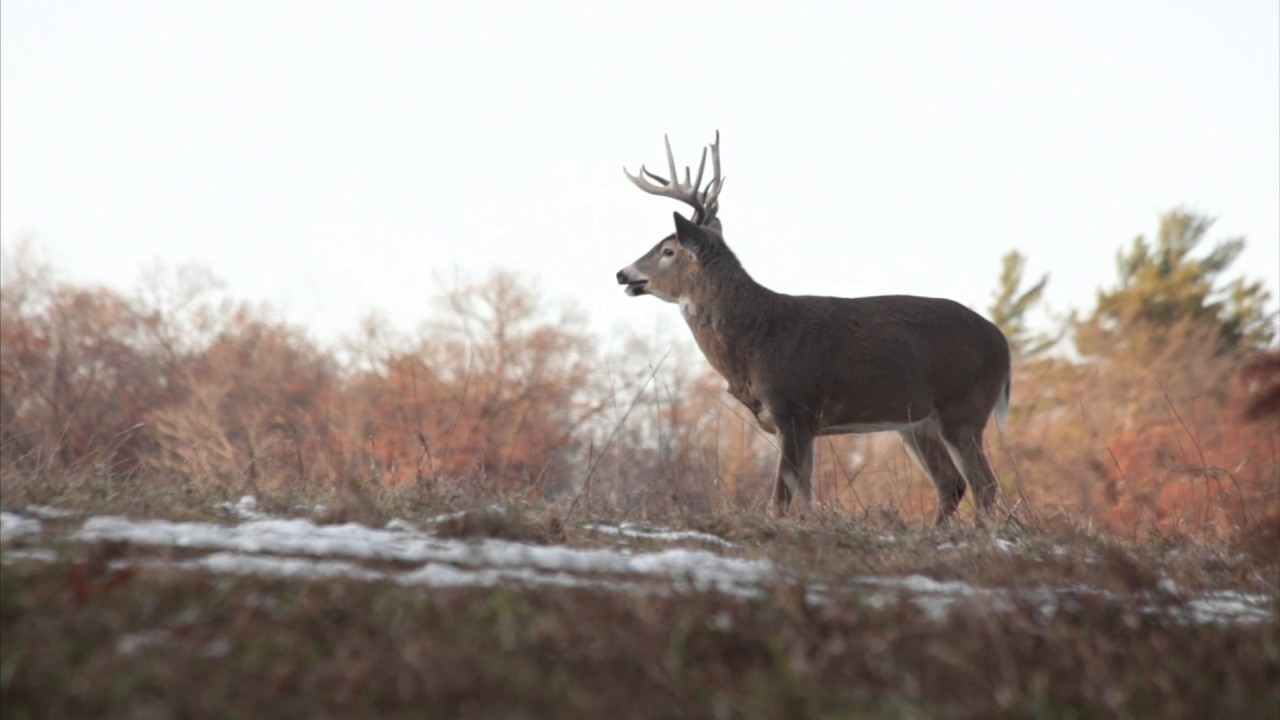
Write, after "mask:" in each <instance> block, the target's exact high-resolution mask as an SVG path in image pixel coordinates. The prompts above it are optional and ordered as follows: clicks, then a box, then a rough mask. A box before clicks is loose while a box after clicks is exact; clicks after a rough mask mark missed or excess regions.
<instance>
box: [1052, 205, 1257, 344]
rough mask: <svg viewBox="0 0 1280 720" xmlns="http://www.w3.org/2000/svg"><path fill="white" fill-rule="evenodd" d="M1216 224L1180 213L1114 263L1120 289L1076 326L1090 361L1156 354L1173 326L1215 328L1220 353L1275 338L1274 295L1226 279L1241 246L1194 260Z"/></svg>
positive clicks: (1238, 241)
mask: <svg viewBox="0 0 1280 720" xmlns="http://www.w3.org/2000/svg"><path fill="white" fill-rule="evenodd" d="M1213 223H1214V219H1213V218H1209V217H1205V216H1203V215H1197V214H1195V213H1192V212H1189V211H1187V210H1185V209H1183V208H1176V209H1174V210H1171V211H1169V212H1167V213H1165V214H1164V216H1163V217H1162V218H1161V219H1160V230H1159V234H1158V235H1157V236H1156V238H1155V242H1154V243H1152V242H1149V241H1148V240H1147V239H1146V238H1145V237H1143V236H1141V235H1139V236H1138V237H1136V238H1134V240H1133V243H1132V244H1131V245H1130V247H1129V249H1128V250H1125V251H1121V252H1119V253H1118V254H1117V256H1116V266H1117V270H1118V281H1117V284H1116V286H1115V287H1113V288H1110V289H1106V290H1100V291H1099V292H1098V304H1097V307H1096V308H1095V309H1094V311H1093V313H1092V315H1090V316H1089V317H1088V318H1086V319H1085V320H1084V321H1082V322H1080V323H1078V324H1077V326H1076V344H1077V347H1078V348H1079V350H1080V351H1081V352H1082V353H1084V354H1086V355H1102V354H1114V353H1116V352H1120V351H1124V350H1126V349H1135V348H1136V347H1137V346H1138V345H1146V344H1147V343H1153V344H1154V345H1153V347H1154V348H1158V347H1159V346H1160V345H1161V342H1162V336H1163V334H1164V333H1165V332H1166V331H1168V330H1170V329H1172V328H1174V327H1175V326H1182V325H1187V326H1197V325H1198V326H1201V327H1210V328H1212V329H1213V330H1214V331H1215V332H1214V335H1215V336H1216V337H1217V340H1218V343H1219V347H1218V348H1216V350H1218V351H1231V350H1243V349H1257V348H1262V347H1266V346H1267V345H1268V344H1269V343H1270V342H1271V341H1272V339H1274V337H1275V327H1274V321H1275V317H1274V315H1273V314H1271V313H1269V312H1268V311H1267V308H1266V304H1267V300H1268V299H1269V297H1270V296H1269V293H1268V292H1267V291H1266V290H1265V289H1264V288H1263V287H1262V284H1261V283H1260V282H1256V281H1255V282H1247V281H1246V280H1245V279H1244V278H1238V279H1234V280H1227V281H1225V282H1224V280H1223V277H1222V276H1223V275H1224V274H1225V273H1226V271H1227V269H1228V268H1229V266H1230V265H1231V264H1232V263H1233V262H1234V261H1235V260H1236V258H1237V257H1239V255H1240V252H1241V250H1243V249H1244V238H1230V239H1227V240H1221V241H1218V242H1217V243H1216V244H1215V245H1214V246H1213V247H1212V249H1210V250H1209V252H1208V253H1207V254H1204V255H1202V256H1200V257H1197V256H1196V251H1197V250H1198V249H1199V248H1200V246H1201V245H1202V244H1203V243H1204V240H1205V238H1206V236H1207V235H1208V232H1209V229H1210V227H1212V225H1213Z"/></svg>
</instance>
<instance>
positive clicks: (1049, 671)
mask: <svg viewBox="0 0 1280 720" xmlns="http://www.w3.org/2000/svg"><path fill="white" fill-rule="evenodd" d="M3 504H4V514H3V516H0V518H2V525H0V527H2V528H3V530H2V532H0V535H2V536H3V583H2V585H0V622H2V627H0V630H2V631H3V632H2V634H0V637H2V638H3V642H2V643H0V683H2V686H3V687H2V692H3V707H4V713H5V717H6V718H10V719H12V718H37V717H39V718H56V717H138V718H163V717H191V716H228V717H232V716H269V717H313V718H318V717H375V716H377V717H424V716H426V717H568V718H574V717H592V718H594V717H602V716H612V717H691V718H694V717H696V718H708V717H710V718H721V717H723V718H766V717H919V718H946V717H956V718H960V717H994V716H1003V717H1175V718H1176V717H1185V718H1208V717H1235V718H1247V717H1258V718H1275V717H1277V714H1278V713H1280V636H1278V632H1277V614H1278V613H1277V610H1278V602H1280V601H1278V600H1277V598H1280V577H1278V576H1277V571H1278V569H1280V559H1278V557H1277V553H1276V552H1275V547H1274V544H1273V543H1274V541H1275V539H1276V538H1275V536H1274V535H1271V536H1267V533H1265V532H1262V533H1255V534H1254V535H1253V536H1251V537H1249V538H1247V539H1245V540H1237V541H1232V542H1226V541H1223V542H1220V543H1212V542H1208V541H1204V540H1190V539H1181V540H1178V539H1170V538H1158V537H1153V538H1150V539H1143V540H1126V541H1119V540H1116V539H1114V538H1113V537H1111V536H1106V535H1103V534H1100V533H1095V532H1093V531H1091V530H1090V529H1089V528H1088V527H1085V526H1082V525H1080V524H1078V523H1073V522H1071V521H1069V520H1068V519H1066V518H1056V519H1045V518H1043V517H1036V518H1035V520H1034V521H1032V520H1031V519H1029V518H1028V517H1020V516H1019V514H1011V515H1004V516H1001V517H999V518H997V519H996V520H995V521H993V522H991V523H989V524H988V526H987V527H986V528H979V527H977V525H976V524H975V523H974V522H973V521H972V520H971V519H962V520H960V521H959V522H957V523H954V524H953V525H952V526H950V527H947V528H942V529H933V528H926V527H923V526H918V525H915V524H913V523H906V522H903V521H901V520H900V519H898V518H893V517H887V516H880V517H876V516H870V515H867V516H859V517H849V516H848V515H847V514H844V513H838V512H834V511H831V510H828V509H825V508H822V507H816V508H813V509H812V510H810V511H809V512H807V513H806V514H805V515H804V517H789V518H785V519H775V518H771V517H768V516H766V515H764V514H759V513H734V514H719V515H716V514H712V515H703V516H693V515H687V514H676V513H672V514H670V515H668V516H665V517H647V518H636V517H624V516H620V515H617V514H609V513H607V512H601V511H599V510H597V509H595V508H592V509H590V510H588V509H587V508H586V507H585V506H574V505H572V503H571V502H569V501H568V500H566V501H564V502H558V503H552V502H547V501H539V502H536V503H533V502H521V501H519V500H516V499H512V498H506V499H499V500H498V501H496V502H495V501H494V499H493V498H486V499H485V502H484V503H483V504H476V505H474V506H467V505H466V504H464V503H460V502H458V501H457V500H456V498H455V499H454V500H446V499H442V498H440V497H438V496H433V495H431V494H430V493H425V492H421V491H412V490H401V491H394V492H393V491H385V492H382V493H379V494H362V493H355V492H347V493H336V494H332V493H331V494H328V495H326V496H323V497H303V496H289V497H257V498H255V497H252V496H243V497H212V496H208V495H203V494H200V493H196V492H189V493H185V494H184V493H180V492H174V491H172V490H170V491H159V490H157V489H155V488H147V487H143V486H110V485H108V486H95V485H93V484H92V483H86V484H84V485H80V486H75V487H70V486H68V487H63V488H42V487H40V486H29V485H26V484H18V483H7V487H6V493H5V495H4V503H3Z"/></svg>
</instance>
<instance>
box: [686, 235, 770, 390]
mask: <svg viewBox="0 0 1280 720" xmlns="http://www.w3.org/2000/svg"><path fill="white" fill-rule="evenodd" d="M774 295H776V293H774V292H773V291H771V290H769V289H768V288H766V287H764V286H763V285H761V284H760V283H758V282H756V281H755V280H754V279H752V277H751V276H750V275H748V274H747V271H746V270H744V269H743V267H742V265H741V264H739V263H738V261H737V258H735V257H733V256H732V255H728V256H725V257H721V258H717V259H715V260H714V261H712V262H711V263H708V264H707V265H706V266H705V267H704V269H703V275H702V277H700V278H699V282H698V283H697V285H696V287H695V288H694V289H693V291H691V292H690V293H688V294H687V295H686V296H684V297H681V298H680V300H679V305H680V312H681V314H682V315H684V319H685V322H686V323H688V325H689V329H690V330H691V331H693V338H694V340H695V341H696V342H697V343H698V347H699V348H701V350H702V353H703V355H705V356H706V358H707V360H708V362H710V363H711V365H712V367H714V368H715V369H716V370H717V371H719V373H720V374H721V375H723V376H724V377H725V379H726V380H728V381H729V385H730V387H731V388H733V387H735V386H738V387H741V386H745V385H746V384H748V379H747V377H746V373H747V369H746V368H747V360H748V358H747V353H748V352H749V351H750V348H752V347H754V345H755V342H756V338H755V336H757V335H759V334H761V333H763V332H767V328H768V327H769V326H770V325H771V324H772V323H771V322H770V321H769V309H770V308H771V307H772V305H771V302H770V300H771V298H772V297H773V296H774Z"/></svg>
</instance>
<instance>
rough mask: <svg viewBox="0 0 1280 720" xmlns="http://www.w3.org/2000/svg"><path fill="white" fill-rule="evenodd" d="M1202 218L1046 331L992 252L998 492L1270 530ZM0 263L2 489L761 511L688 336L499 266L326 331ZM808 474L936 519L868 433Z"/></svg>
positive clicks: (1224, 262) (251, 311)
mask: <svg viewBox="0 0 1280 720" xmlns="http://www.w3.org/2000/svg"><path fill="white" fill-rule="evenodd" d="M1212 225H1213V221H1212V219H1211V218H1207V217H1205V216H1202V215H1197V214H1195V213H1192V212H1189V211H1187V210H1184V209H1181V208H1179V209H1174V210H1171V211H1170V212H1168V213H1166V214H1165V215H1164V216H1163V217H1162V218H1161V219H1160V222H1159V227H1158V230H1157V233H1156V235H1155V236H1154V237H1152V238H1147V237H1144V236H1139V237H1138V238H1136V239H1135V240H1134V241H1133V242H1132V243H1131V244H1130V245H1129V246H1127V247H1125V248H1122V249H1121V250H1120V251H1119V252H1118V254H1117V257H1116V269H1117V275H1116V278H1115V280H1114V282H1113V283H1112V284H1111V285H1110V286H1108V287H1106V288H1104V289H1102V290H1100V291H1099V292H1098V294H1097V297H1096V301H1095V303H1094V306H1093V307H1091V308H1089V309H1087V310H1077V311H1075V312H1072V313H1070V314H1068V315H1067V316H1064V317H1058V318H1054V319H1053V320H1052V321H1051V322H1050V323H1048V324H1047V326H1044V327H1036V326H1034V325H1033V324H1032V322H1031V321H1030V319H1029V318H1030V316H1031V315H1032V314H1033V313H1034V312H1036V311H1037V310H1038V309H1039V308H1040V306H1041V304H1042V299H1043V296H1044V292H1045V289H1046V287H1047V286H1048V283H1049V282H1050V277H1049V276H1048V275H1044V276H1041V277H1039V278H1037V279H1035V280H1034V282H1029V281H1028V279H1027V278H1026V277H1025V270H1026V264H1027V258H1026V257H1025V256H1024V255H1022V254H1021V253H1019V252H1017V251H1013V252H1010V253H1009V254H1008V255H1006V256H1005V257H1004V259H1003V262H1002V265H1001V267H1000V268H999V273H998V276H997V279H996V287H995V291H994V293H993V298H992V303H991V305H990V307H989V308H986V310H987V311H988V315H989V316H990V317H991V318H992V319H993V320H994V321H995V322H996V323H997V324H998V325H999V326H1000V327H1001V329H1002V330H1004V332H1005V334H1006V336H1007V337H1008V338H1009V340H1010V343H1011V345H1012V347H1013V350H1014V353H1015V358H1016V359H1015V363H1014V368H1015V369H1014V372H1015V375H1014V380H1013V387H1014V392H1013V398H1012V400H1013V404H1012V408H1011V418H1010V419H1011V430H1012V431H1011V432H1010V433H1009V434H1008V435H1007V436H1004V437H1000V438H998V439H996V440H993V442H995V443H997V444H998V448H997V449H996V450H995V452H993V453H992V454H993V455H994V456H995V457H996V458H998V465H1000V467H998V471H999V474H1000V476H1001V479H1002V483H1003V484H1004V485H1005V486H1006V487H1005V491H1004V497H1005V498H1006V502H1008V503H1010V504H1022V505H1024V506H1025V507H1026V508H1029V509H1030V511H1034V512H1039V513H1044V512H1064V513H1069V514H1075V515H1081V516H1086V517H1088V518H1090V519H1092V520H1096V521H1097V522H1098V523H1099V524H1101V525H1103V526H1106V527H1112V528H1114V529H1116V530H1117V531H1123V532H1148V531H1152V532H1196V533H1202V532H1211V533H1232V532H1236V531H1238V530H1239V529H1241V528H1246V527H1249V526H1252V525H1255V524H1257V523H1259V522H1263V521H1267V520H1268V519H1271V518H1274V519H1276V521H1280V427H1277V425H1276V423H1275V422H1273V421H1272V420H1270V419H1269V418H1263V419H1262V420H1255V421H1250V420H1248V419H1246V418H1245V417H1244V407H1245V406H1246V405H1247V404H1248V403H1249V402H1250V401H1256V400H1258V398H1259V393H1260V392H1265V391H1266V388H1267V387H1269V383H1270V384H1276V379H1275V378H1273V377H1271V376H1272V375H1274V373H1275V370H1266V369H1263V370H1255V371H1254V372H1253V373H1252V374H1249V373H1246V372H1244V369H1245V368H1247V367H1257V368H1265V367H1267V366H1266V365H1265V361H1264V363H1263V364H1259V358H1266V357H1267V356H1268V353H1274V352H1275V349H1274V348H1275V341H1276V316H1275V313H1274V312H1272V311H1270V310H1269V309H1268V307H1269V306H1268V303H1269V301H1270V298H1269V296H1268V294H1267V292H1266V290H1265V289H1264V288H1263V286H1262V285H1261V284H1260V283H1259V282H1257V281H1250V280H1248V279H1246V278H1245V277H1243V276H1240V275H1234V274H1233V273H1232V270H1231V267H1232V265H1233V263H1234V261H1235V260H1236V259H1237V258H1238V256H1239V254H1240V251H1241V250H1242V249H1243V247H1244V240H1243V239H1241V238H1232V239H1226V240H1219V241H1217V242H1214V243H1212V244H1210V243H1209V242H1208V239H1209V233H1210V230H1211V229H1212ZM0 272H2V273H3V275H2V277H0V472H2V473H3V476H2V477H3V482H4V484H6V485H7V484H9V483H12V482H56V481H58V479H60V478H63V479H65V478H68V477H77V478H83V479H85V481H86V482H96V483H101V484H103V486H104V487H109V486H110V485H111V484H112V483H127V482H147V483H169V484H173V485H174V486H175V487H186V488H193V489H199V490H204V491H216V492H225V493H238V492H245V491H251V492H260V493H272V492H289V491H296V490H299V489H301V490H304V491H305V490H323V489H325V488H332V487H336V486H340V485H343V484H351V483H355V484H359V485H361V486H363V487H368V488H373V489H394V488H403V487H417V488H428V489H430V490H432V491H433V492H442V493H468V492H493V493H505V494H518V495H521V496H527V497H548V498H554V497H566V496H570V495H572V496H574V497H576V498H578V499H581V500H585V501H586V502H588V503H608V504H610V505H611V506H614V507H622V508H625V509H628V510H633V511H635V512H638V513H643V512H648V511H656V510H658V509H668V510H669V509H673V508H674V509H681V510H687V511H698V512H702V511H710V510H720V509H726V508H734V509H743V510H747V509H756V508H761V507H763V506H764V501H765V498H766V497H767V494H768V485H769V482H770V477H771V475H772V472H771V464H772V462H773V455H774V451H773V448H772V445H771V438H770V437H768V436H765V435H763V434H762V433H760V432H759V431H758V430H757V429H756V428H755V427H754V425H753V424H752V423H751V422H750V421H749V418H748V417H747V413H745V412H744V411H743V410H742V409H741V408H739V407H737V406H736V404H735V403H734V402H733V401H732V400H731V399H726V394H725V393H724V392H723V382H722V381H721V380H720V379H719V377H718V376H716V375H715V373H714V372H712V371H711V370H710V369H709V368H707V367H706V365H705V364H704V363H703V361H702V360H701V358H700V357H699V356H698V355H697V353H696V350H694V349H692V348H691V346H690V344H689V343H688V342H687V341H685V340H684V336H683V333H679V331H680V330H682V328H678V327H673V328H672V335H671V337H670V338H652V337H643V336H639V335H635V336H632V337H628V338H625V340H624V342H623V343H621V344H620V345H619V346H617V347H612V348H603V347H601V346H600V344H599V343H598V342H597V341H596V339H595V338H593V336H592V335H591V333H590V332H589V330H588V325H587V319H586V317H585V316H584V315H583V314H582V313H580V312H577V311H575V310H573V309H572V308H567V307H562V306H556V305H554V304H553V303H551V302H548V301H547V300H546V299H545V298H543V297H541V295H540V294H539V293H538V291H537V289H536V287H534V285H533V283H532V282H530V281H529V279H527V278H523V277H521V276H518V275H516V274H513V273H510V272H507V271H501V270H499V271H494V272H492V273H491V274H489V275H488V276H487V277H485V278H483V279H481V280H478V281H472V282H465V281H462V282H455V283H454V284H453V285H451V286H449V287H447V288H445V289H444V291H443V292H441V293H440V294H439V296H438V297H437V298H436V302H437V307H436V311H435V312H434V313H433V314H432V316H431V318H430V320H429V321H428V322H426V323H424V324H423V325H422V326H421V327H420V328H418V329H417V330H416V331H415V332H411V333H405V332H400V331H398V330H396V329H393V328H391V327H390V326H389V324H388V323H387V322H385V321H384V320H382V319H380V318H379V317H378V316H376V315H375V316H370V317H369V318H367V319H366V320H365V321H364V322H362V323H361V325H360V327H358V328H357V329H356V330H355V331H354V332H352V333H350V334H349V335H348V336H346V337H345V338H344V339H343V340H342V341H340V342H338V343H335V344H333V345H331V346H321V345H320V344H318V343H317V342H315V341H314V340H312V339H311V338H310V337H309V336H308V334H307V333H306V332H305V330H304V329H302V328H299V327H296V326H293V325H290V324H288V323H286V322H283V321H282V320H280V319H279V317H278V316H277V315H276V313H275V312H274V311H273V309H272V308H270V307H268V306H264V305H261V304H252V303H247V302H243V301H237V300H235V299H232V298H230V297H228V296H227V295H226V292H225V288H224V287H223V286H222V284H221V283H220V282H219V281H218V280H217V278H215V277H213V276H212V275H211V274H209V273H208V272H207V271H203V270H200V269H195V268H181V269H178V270H160V269H157V270H153V271H150V272H149V273H148V274H147V275H146V276H145V277H144V279H143V282H141V283H140V285H139V288H138V289H137V290H135V291H133V292H122V291H119V290H115V289H110V288H105V287H95V286H88V285H83V284H76V283H69V282H66V281H63V280H61V279H60V278H59V277H58V276H57V273H56V272H55V270H54V269H53V268H51V267H49V266H48V264H47V263H44V262H43V261H42V260H41V258H40V257H39V256H38V253H37V251H36V249H35V248H34V247H33V246H31V245H29V244H19V245H17V246H16V247H13V248H11V249H9V250H6V251H5V253H4V258H3V265H2V269H0ZM673 323H675V321H674V320H673ZM1042 325H1044V323H1042ZM672 338H679V340H678V341H677V340H673V339H672ZM668 348H670V349H668ZM664 352H665V355H664ZM1271 367H1274V365H1273V366H1271ZM815 489H816V490H817V493H818V496H819V499H820V500H821V501H823V502H827V503H831V504H834V505H837V506H840V507H842V508H844V509H846V510H848V511H850V512H853V513H858V512H862V513H893V514H896V515H898V516H901V517H906V518H914V517H923V516H925V515H926V514H927V513H928V512H929V511H930V510H931V507H932V504H931V503H932V496H931V494H930V493H931V490H930V489H929V486H928V483H927V481H925V480H924V479H923V478H921V477H919V476H917V475H916V473H915V470H914V469H913V467H912V465H911V463H910V462H909V461H907V460H906V459H905V456H903V455H902V451H901V448H900V447H899V446H898V445H897V444H896V443H881V442H879V441H878V440H877V439H876V438H875V437H867V436H849V437H839V438H831V439H829V440H827V439H824V444H823V445H822V447H820V448H819V461H818V463H817V471H816V473H815Z"/></svg>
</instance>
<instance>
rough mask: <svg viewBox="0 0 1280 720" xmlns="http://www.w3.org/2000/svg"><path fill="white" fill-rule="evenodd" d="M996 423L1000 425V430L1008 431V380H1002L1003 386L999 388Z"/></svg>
mask: <svg viewBox="0 0 1280 720" xmlns="http://www.w3.org/2000/svg"><path fill="white" fill-rule="evenodd" d="M996 425H998V426H1000V432H1002V433H1007V432H1009V381H1008V380H1005V381H1004V387H1002V388H1000V397H999V398H997V399H996Z"/></svg>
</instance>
